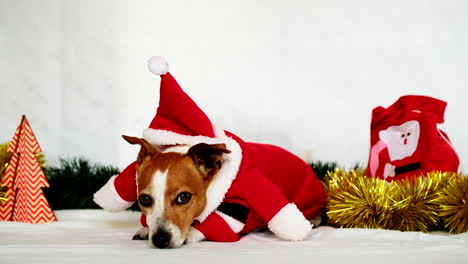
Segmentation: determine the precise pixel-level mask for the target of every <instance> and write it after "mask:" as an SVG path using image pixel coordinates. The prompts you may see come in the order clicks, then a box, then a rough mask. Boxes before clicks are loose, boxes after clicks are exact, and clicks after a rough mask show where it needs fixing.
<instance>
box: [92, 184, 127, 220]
mask: <svg viewBox="0 0 468 264" xmlns="http://www.w3.org/2000/svg"><path fill="white" fill-rule="evenodd" d="M116 177H117V175H114V176H112V177H111V178H110V179H109V181H107V183H106V184H104V186H102V187H101V189H99V191H97V192H96V193H94V195H93V201H94V202H95V203H97V204H98V205H99V206H101V207H102V208H103V209H105V210H107V211H109V212H120V211H123V210H125V209H127V208H129V207H130V206H132V204H133V202H129V201H125V200H124V199H122V198H121V197H120V195H119V194H118V193H117V190H116V189H115V184H114V181H115V178H116Z"/></svg>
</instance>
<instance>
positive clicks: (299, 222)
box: [244, 169, 312, 241]
mask: <svg viewBox="0 0 468 264" xmlns="http://www.w3.org/2000/svg"><path fill="white" fill-rule="evenodd" d="M246 176H247V177H248V184H246V186H244V188H245V190H246V191H245V197H246V202H247V203H248V204H249V207H250V209H251V210H252V211H254V212H255V213H256V214H257V215H258V216H260V217H261V218H262V219H263V220H265V222H267V223H268V228H269V229H270V230H271V231H272V232H273V233H275V234H276V235H277V236H279V237H280V238H282V239H286V240H292V241H298V240H303V239H304V238H305V237H306V236H307V235H308V234H309V233H310V231H311V230H312V226H311V224H310V222H309V221H308V220H307V219H306V218H305V217H304V215H303V213H302V212H301V211H300V210H299V209H298V208H297V206H296V205H295V204H294V203H290V202H289V201H288V200H287V198H286V197H285V196H284V195H283V194H282V193H281V191H280V190H279V189H278V187H277V186H276V185H275V184H274V183H273V182H272V181H271V180H270V179H269V178H268V177H266V176H265V175H264V174H263V173H262V172H261V171H260V170H259V169H252V170H251V171H250V173H249V175H246Z"/></svg>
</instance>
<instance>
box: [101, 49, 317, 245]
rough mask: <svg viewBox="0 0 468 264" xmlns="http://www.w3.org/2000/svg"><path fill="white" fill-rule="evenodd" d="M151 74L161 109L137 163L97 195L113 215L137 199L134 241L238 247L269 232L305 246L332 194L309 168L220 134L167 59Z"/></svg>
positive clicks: (279, 152) (152, 64)
mask: <svg viewBox="0 0 468 264" xmlns="http://www.w3.org/2000/svg"><path fill="white" fill-rule="evenodd" d="M148 66H149V68H150V70H151V71H152V72H153V73H155V74H157V75H160V76H161V85H160V98H159V106H158V109H157V112H156V115H155V117H154V119H153V121H152V122H151V124H150V126H149V128H148V129H146V130H144V132H143V138H137V137H129V136H123V137H124V139H125V140H126V141H127V142H129V143H130V144H137V145H140V152H139V154H138V158H137V160H136V161H135V162H133V163H132V164H130V165H129V166H128V167H127V168H126V169H124V170H123V171H122V172H121V173H120V174H119V175H115V176H112V177H111V178H110V179H109V181H108V182H107V183H106V184H105V185H104V186H103V187H102V188H101V189H100V190H99V191H98V192H96V193H95V194H94V201H95V202H96V203H97V204H98V205H100V206H101V207H102V208H104V209H106V210H108V211H113V212H115V211H121V210H124V209H126V208H128V207H130V206H131V205H132V204H133V203H134V202H135V201H138V204H139V206H140V208H141V211H142V217H141V223H142V225H143V228H141V229H140V230H139V231H138V232H137V233H136V234H135V236H134V239H148V240H149V242H150V245H151V246H153V247H157V248H176V247H180V246H181V245H183V244H184V243H193V242H198V241H201V240H205V239H206V240H211V241H221V242H233V241H237V240H239V239H240V237H241V236H242V235H244V234H247V233H249V232H251V231H253V230H256V229H261V228H265V227H268V229H269V230H271V231H272V232H273V233H274V234H276V235H277V236H278V237H279V238H281V239H285V240H290V241H299V240H303V239H305V238H306V237H307V235H308V234H309V232H310V231H311V228H312V225H311V223H310V222H309V220H308V219H313V218H315V217H317V216H320V214H321V210H322V208H323V207H324V205H325V203H326V192H325V189H324V188H323V186H322V184H321V183H320V181H319V180H318V178H317V177H316V176H315V174H314V172H313V170H312V169H311V168H310V166H309V165H308V164H307V163H305V162H304V161H302V160H301V159H300V158H298V157H297V156H295V155H293V154H291V153H290V152H288V151H286V150H284V149H282V148H280V147H276V146H272V145H266V144H257V143H249V142H244V141H243V140H242V139H240V138H239V137H237V136H236V135H234V134H232V133H230V132H228V131H224V130H222V129H219V128H217V127H216V126H214V125H213V124H212V122H211V121H210V119H209V118H208V117H207V116H206V115H205V113H204V112H203V111H202V110H201V109H200V108H199V107H198V106H197V105H196V104H195V102H194V101H193V100H192V99H191V98H190V97H189V96H188V95H187V94H186V93H185V92H184V91H183V90H182V89H181V87H180V86H179V84H178V83H177V81H176V80H175V79H174V78H173V77H172V75H171V74H170V73H169V72H168V64H167V62H166V61H165V60H164V59H163V58H161V57H152V58H151V59H150V60H149V64H148Z"/></svg>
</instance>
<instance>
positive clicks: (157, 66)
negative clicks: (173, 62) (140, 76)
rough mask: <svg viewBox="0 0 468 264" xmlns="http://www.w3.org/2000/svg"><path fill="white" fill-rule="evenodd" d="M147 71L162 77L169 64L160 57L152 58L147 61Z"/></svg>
mask: <svg viewBox="0 0 468 264" xmlns="http://www.w3.org/2000/svg"><path fill="white" fill-rule="evenodd" d="M148 69H149V70H150V71H151V72H152V73H154V74H156V75H164V74H166V73H167V72H168V71H169V64H168V63H167V61H166V59H165V58H164V57H161V56H153V57H151V58H149V60H148Z"/></svg>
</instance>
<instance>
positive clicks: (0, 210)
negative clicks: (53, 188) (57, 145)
mask: <svg viewBox="0 0 468 264" xmlns="http://www.w3.org/2000/svg"><path fill="white" fill-rule="evenodd" d="M8 152H12V153H13V156H12V157H11V160H10V162H9V164H8V167H7V168H6V170H5V172H4V174H3V177H2V181H1V184H2V185H3V186H6V188H7V189H6V194H5V199H6V201H5V202H3V203H2V204H0V220H3V221H18V222H25V223H32V224H37V223H48V222H55V221H57V219H56V218H55V215H54V213H53V212H52V209H51V208H50V205H49V203H48V202H47V199H46V198H45V196H44V193H43V192H42V188H43V187H49V183H48V182H47V178H46V177H45V175H44V172H43V171H42V168H41V167H40V165H39V162H38V160H37V158H36V156H35V153H37V152H42V150H41V148H40V147H39V144H38V143H37V140H36V137H35V136H34V133H33V132H32V129H31V126H30V125H29V122H28V120H27V119H26V117H25V116H23V118H22V119H21V123H20V125H19V126H18V128H17V129H16V132H15V135H14V136H13V139H12V140H11V142H10V144H9V145H8Z"/></svg>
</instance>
